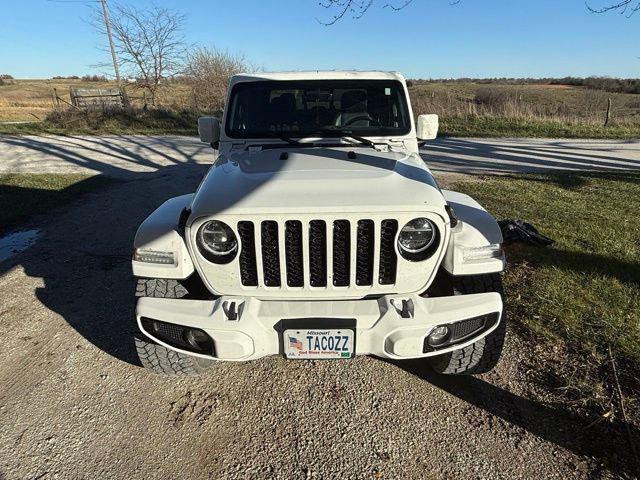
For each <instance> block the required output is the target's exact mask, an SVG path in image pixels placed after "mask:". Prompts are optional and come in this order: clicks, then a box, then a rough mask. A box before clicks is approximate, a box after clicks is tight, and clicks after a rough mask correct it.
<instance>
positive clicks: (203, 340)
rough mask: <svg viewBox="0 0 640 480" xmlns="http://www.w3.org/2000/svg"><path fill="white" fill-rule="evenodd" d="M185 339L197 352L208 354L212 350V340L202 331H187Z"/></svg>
mask: <svg viewBox="0 0 640 480" xmlns="http://www.w3.org/2000/svg"><path fill="white" fill-rule="evenodd" d="M184 339H185V341H186V342H187V343H188V344H189V345H191V346H192V347H193V348H195V349H197V350H202V351H203V352H206V351H209V350H210V349H211V338H210V337H209V335H207V334H206V333H204V332H203V331H202V330H195V329H192V328H190V329H187V330H185V333H184Z"/></svg>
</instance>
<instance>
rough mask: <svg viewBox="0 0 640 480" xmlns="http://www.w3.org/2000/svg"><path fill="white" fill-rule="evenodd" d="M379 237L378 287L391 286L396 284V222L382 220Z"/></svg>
mask: <svg viewBox="0 0 640 480" xmlns="http://www.w3.org/2000/svg"><path fill="white" fill-rule="evenodd" d="M381 227H382V228H381V230H382V231H381V235H380V276H379V277H378V282H379V283H380V285H392V284H394V283H395V282H396V269H397V267H398V257H397V256H396V250H395V245H394V242H395V239H396V233H397V232H398V221H397V220H383V221H382V226H381Z"/></svg>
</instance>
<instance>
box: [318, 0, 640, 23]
mask: <svg viewBox="0 0 640 480" xmlns="http://www.w3.org/2000/svg"><path fill="white" fill-rule="evenodd" d="M376 1H377V0H320V5H321V6H322V7H324V8H326V9H327V10H329V11H331V12H333V15H332V17H331V18H330V19H329V20H328V21H322V20H318V21H319V22H320V23H322V24H323V25H333V24H335V23H336V22H338V21H340V20H342V19H343V18H344V17H345V16H347V15H350V16H351V17H352V18H354V19H359V18H362V17H363V16H364V14H365V13H367V11H368V10H369V9H370V8H371V7H372V6H373V4H374V3H376ZM412 2H413V0H397V2H396V3H393V2H389V1H387V2H386V3H385V4H384V5H383V8H389V9H391V10H394V11H399V10H402V9H403V8H405V7H406V6H407V5H409V4H410V3H412ZM460 2H461V0H451V1H450V2H449V4H450V5H457V4H458V3H460ZM587 8H588V9H589V11H590V12H593V13H605V12H610V11H618V12H620V13H622V14H624V15H627V16H628V17H631V16H632V15H633V14H634V13H636V12H638V11H640V0H617V1H615V2H614V3H609V4H606V5H604V6H602V7H593V6H592V5H590V4H589V3H588V2H587Z"/></svg>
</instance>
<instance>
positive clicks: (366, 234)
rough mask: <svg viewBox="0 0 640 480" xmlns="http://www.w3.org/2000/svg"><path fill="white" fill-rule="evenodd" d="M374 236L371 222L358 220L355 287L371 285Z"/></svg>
mask: <svg viewBox="0 0 640 480" xmlns="http://www.w3.org/2000/svg"><path fill="white" fill-rule="evenodd" d="M374 236H375V230H374V225H373V220H359V221H358V242H357V249H358V252H357V255H356V285H371V284H372V283H373V255H374V250H373V248H374Z"/></svg>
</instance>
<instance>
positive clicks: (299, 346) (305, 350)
mask: <svg viewBox="0 0 640 480" xmlns="http://www.w3.org/2000/svg"><path fill="white" fill-rule="evenodd" d="M353 337H354V332H353V330H350V329H348V328H343V329H330V330H306V329H300V330H285V331H284V353H285V355H286V357H287V358H295V359H302V358H351V357H352V356H353Z"/></svg>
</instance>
